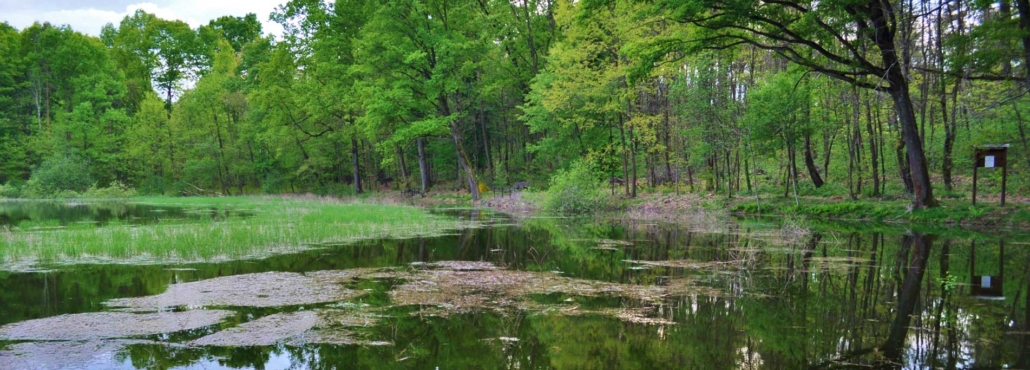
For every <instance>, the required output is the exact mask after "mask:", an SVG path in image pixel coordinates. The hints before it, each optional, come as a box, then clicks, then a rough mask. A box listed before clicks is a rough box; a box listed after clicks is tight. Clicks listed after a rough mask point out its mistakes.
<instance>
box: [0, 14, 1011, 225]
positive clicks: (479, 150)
mask: <svg viewBox="0 0 1030 370" xmlns="http://www.w3.org/2000/svg"><path fill="white" fill-rule="evenodd" d="M1025 2H1026V1H1025V0H1017V2H1016V3H1015V4H1013V3H1012V2H1010V1H1009V0H1002V1H999V2H988V1H980V2H969V1H949V2H917V1H912V0H861V1H850V0H849V1H839V0H832V1H820V2H811V1H795V0H789V1H779V2H763V1H752V0H747V1H743V2H741V1H735V0H733V1H731V0H695V1H681V0H659V1H648V2H643V1H631V0H592V1H571V0H526V1H502V0H484V1H459V2H448V1H442V0H414V1H410V0H389V1H383V2H366V1H356V0H338V1H334V2H323V1H320V0H293V1H289V2H287V3H285V4H283V5H282V6H280V7H279V8H278V9H277V10H276V11H275V12H274V13H272V14H271V19H272V20H274V21H276V22H278V23H280V24H282V25H283V27H284V28H285V33H284V35H282V37H272V36H268V35H264V34H263V33H262V31H261V24H260V22H259V20H258V16H257V15H248V16H246V17H229V16H227V17H221V18H218V19H216V20H213V21H211V22H210V23H209V24H208V25H205V26H201V27H197V28H191V27H190V26H189V25H187V24H186V23H184V22H181V21H177V20H165V19H161V18H158V17H157V16H155V15H153V14H148V13H146V12H144V11H137V12H136V13H135V14H132V15H130V16H128V17H126V18H125V19H123V20H122V21H121V22H120V24H118V25H114V24H111V25H108V26H106V27H105V28H104V29H103V31H102V32H101V34H100V36H99V37H92V36H87V35H83V34H81V33H79V32H76V31H74V30H72V29H69V28H68V27H65V26H55V25H51V24H48V23H44V24H35V25H33V26H31V27H28V28H25V29H22V30H16V29H14V28H12V27H10V26H8V25H7V24H0V158H2V160H0V184H4V187H3V188H2V190H3V191H2V193H3V194H5V195H8V196H10V195H12V194H18V195H22V196H50V195H54V193H58V192H60V191H61V190H63V189H64V188H65V187H68V186H65V185H59V186H58V185H53V186H57V187H52V186H51V185H50V184H44V185H45V186H43V187H40V186H39V184H41V183H40V182H39V181H35V180H33V177H34V176H36V177H38V176H41V174H43V173H46V171H49V170H48V167H47V166H50V165H52V163H51V164H48V163H50V161H52V160H53V159H54V158H79V159H81V160H82V161H83V163H88V167H87V168H86V170H85V171H86V172H85V173H84V174H83V175H82V179H81V180H82V181H80V182H81V183H78V184H75V185H74V186H72V188H74V189H73V191H76V192H81V191H83V189H82V188H83V184H86V187H87V188H88V187H89V186H96V187H98V188H105V187H108V186H110V185H112V184H114V185H116V187H119V186H120V187H125V186H127V187H131V188H135V189H138V190H139V191H140V192H142V193H147V194H245V193H283V192H316V193H323V194H325V193H335V194H339V193H357V192H363V191H368V190H376V189H384V188H395V189H404V190H412V191H418V192H425V191H427V190H429V189H431V188H434V187H435V188H437V189H465V190H467V191H470V192H471V193H472V195H473V197H474V198H479V197H480V194H479V193H480V191H482V190H487V189H489V188H494V189H503V188H504V187H509V186H513V185H514V184H516V183H521V182H527V181H528V182H529V183H530V184H531V185H534V186H535V187H540V188H542V185H544V184H548V183H549V179H550V177H551V175H553V174H555V173H560V172H556V171H557V170H559V169H563V168H568V167H569V166H570V164H571V163H575V162H576V160H579V161H583V162H589V163H590V164H591V166H592V167H593V168H596V169H597V171H599V172H600V173H602V174H603V178H605V179H606V181H605V183H608V184H613V185H618V186H619V187H620V188H621V192H622V193H624V194H625V195H627V196H635V195H637V193H638V191H642V190H643V191H649V190H652V189H661V188H663V187H664V188H665V189H672V188H675V189H676V191H680V189H681V188H682V189H684V190H689V191H696V192H705V193H709V194H724V195H727V196H733V195H735V194H742V193H750V192H755V191H763V192H781V193H784V194H790V193H793V194H795V195H829V196H848V197H850V198H852V199H857V198H859V197H880V196H891V197H908V198H911V199H913V206H915V207H932V206H934V205H935V204H936V203H937V202H936V199H937V198H939V197H941V196H942V194H943V196H945V197H949V196H955V195H956V194H958V192H965V191H968V189H969V185H970V178H971V175H972V165H973V162H972V158H971V157H972V150H973V147H974V146H977V145H982V144H988V143H1011V144H1012V147H1011V148H1010V160H1009V164H1010V168H1009V179H1010V186H1009V189H1010V192H1013V191H1015V192H1017V193H1020V194H1028V193H1030V181H1028V180H1027V179H1026V176H1025V174H1026V172H1027V170H1028V167H1027V166H1028V165H1030V151H1028V146H1030V139H1028V138H1027V134H1026V131H1027V130H1026V124H1025V123H1024V122H1023V121H1024V115H1025V114H1024V111H1026V110H1027V109H1028V105H1030V98H1028V97H1027V96H1026V92H1027V86H1028V84H1030V82H1028V81H1030V22H1028V21H1026V20H1027V19H1030V14H1027V13H1026V12H1030V5H1028V6H1022V5H1025V4H1023V3H1025ZM1013 5H1017V6H1015V7H1014V6H1013ZM799 157H800V158H799ZM799 162H800V163H799ZM34 174H39V175H34ZM981 175H983V179H984V183H983V184H981V189H982V191H983V192H985V193H986V194H990V193H993V192H996V191H997V189H998V187H999V186H1000V173H999V171H982V173H981ZM33 181H35V182H33ZM93 182H95V184H93ZM122 184H124V185H122ZM906 193H907V194H908V195H905V194H906Z"/></svg>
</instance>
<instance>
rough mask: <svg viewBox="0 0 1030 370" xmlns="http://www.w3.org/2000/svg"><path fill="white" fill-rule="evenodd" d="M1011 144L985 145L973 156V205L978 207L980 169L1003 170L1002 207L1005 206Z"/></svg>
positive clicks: (977, 149)
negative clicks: (977, 189) (977, 191)
mask: <svg viewBox="0 0 1030 370" xmlns="http://www.w3.org/2000/svg"><path fill="white" fill-rule="evenodd" d="M1008 154H1009V144H995V145H983V146H980V147H977V148H976V151H975V153H974V154H973V159H974V160H973V205H974V206H975V205H976V183H977V182H978V181H979V176H978V175H979V174H978V172H979V169H981V168H1001V205H1002V206H1003V207H1004V206H1005V185H1006V183H1007V182H1008V172H1009V171H1008Z"/></svg>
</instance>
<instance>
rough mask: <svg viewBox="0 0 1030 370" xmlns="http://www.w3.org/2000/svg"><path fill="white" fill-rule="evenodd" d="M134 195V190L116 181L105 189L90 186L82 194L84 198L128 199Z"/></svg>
mask: <svg viewBox="0 0 1030 370" xmlns="http://www.w3.org/2000/svg"><path fill="white" fill-rule="evenodd" d="M135 195H136V190H135V189H132V188H130V187H128V186H126V185H125V184H123V183H122V182H121V181H118V180H115V181H112V182H111V184H110V185H109V186H108V187H106V188H97V187H96V185H93V186H90V187H89V189H86V192H85V193H83V194H82V196H83V197H85V198H129V197H133V196H135Z"/></svg>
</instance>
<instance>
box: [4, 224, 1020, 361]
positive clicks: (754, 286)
mask: <svg viewBox="0 0 1030 370" xmlns="http://www.w3.org/2000/svg"><path fill="white" fill-rule="evenodd" d="M20 206H21V207H23V208H25V207H30V206H28V205H25V204H23V205H20ZM47 207H49V206H47ZM30 208H31V207H30ZM21 212H28V213H31V212H33V211H31V210H30V211H21ZM47 212H50V211H47ZM62 212H63V211H62ZM163 212H164V213H168V214H173V213H175V212H183V214H186V213H187V210H184V209H179V210H174V209H166V210H164V211H163ZM223 212H224V210H223ZM440 212H441V214H443V215H444V216H445V217H450V218H459V219H468V220H475V221H477V223H478V225H479V227H469V228H462V229H459V230H454V231H453V232H451V233H449V234H445V235H437V236H432V237H421V238H404V239H375V240H365V241H360V242H353V243H343V244H339V245H320V246H317V247H312V248H309V249H304V250H294V251H289V252H285V253H276V254H271V255H263V256H260V257H257V258H243V259H229V260H217V261H211V262H195V261H194V262H188V263H139V264H137V263H105V264H101V263H79V264H70V265H69V264H54V265H40V266H35V268H33V269H25V270H17V271H15V270H8V271H0V347H2V349H0V368H22V367H32V368H40V367H41V368H65V367H75V368H97V369H108V368H126V369H130V368H204V369H217V368H264V369H279V368H318V369H321V368H413V369H427V368H428V369H432V368H440V369H453V368H502V367H504V368H532V369H536V368H620V369H621V368H641V369H650V368H655V369H667V368H691V369H695V368H705V369H718V368H745V369H759V368H770V369H793V368H848V367H887V368H891V367H897V368H929V367H933V368H971V367H977V368H1030V325H1028V323H1030V310H1028V309H1027V307H1028V305H1030V294H1028V291H1027V287H1028V283H1030V251H1028V249H1027V248H1028V245H1027V244H1028V242H1030V237H1027V236H1026V235H1024V234H1020V233H1013V232H992V233H977V232H967V231H961V230H940V231H939V232H931V231H925V230H923V231H919V232H914V231H910V230H906V229H904V228H900V227H897V226H891V225H871V224H836V223H835V224H824V223H815V222H803V221H801V222H799V221H797V220H787V221H783V220H731V219H719V218H699V219H698V221H697V222H694V223H690V224H666V223H658V222H645V221H632V220H608V219H563V218H544V217H540V218H527V219H518V220H516V219H509V218H507V217H504V216H500V215H497V214H492V213H489V212H486V211H479V210H446V211H440ZM113 213H117V212H113ZM126 213H129V214H131V213H132V212H126ZM158 213H162V212H158ZM230 213H231V212H230ZM4 214H7V215H10V214H11V213H10V212H9V211H8V213H4ZM38 214H41V215H42V214H50V215H55V214H56V215H60V214H63V213H61V212H56V213H53V212H51V213H44V212H43V211H39V213H38ZM8 217H9V218H10V219H13V218H14V217H12V216H8ZM33 217H35V216H33ZM54 217H57V216H54ZM62 217H63V216H62ZM76 217H79V216H68V217H64V218H61V221H60V222H62V223H64V222H76V221H74V220H79V221H82V220H81V219H79V218H76ZM83 217H84V218H86V219H90V217H89V216H83ZM32 219H33V221H34V222H38V221H37V220H38V219H37V218H32Z"/></svg>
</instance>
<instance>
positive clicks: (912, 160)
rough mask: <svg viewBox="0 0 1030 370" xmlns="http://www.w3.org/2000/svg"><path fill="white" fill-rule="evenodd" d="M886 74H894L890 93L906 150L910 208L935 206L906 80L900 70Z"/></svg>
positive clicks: (935, 201)
mask: <svg viewBox="0 0 1030 370" xmlns="http://www.w3.org/2000/svg"><path fill="white" fill-rule="evenodd" d="M892 71H893V70H892ZM888 75H894V76H892V77H893V78H892V80H894V81H891V91H890V93H891V97H892V98H894V110H895V111H896V112H897V113H898V119H899V120H900V122H899V123H900V124H901V137H902V140H903V141H904V143H905V149H906V151H907V152H908V168H909V174H910V175H909V176H910V178H911V180H910V181H911V183H912V195H913V199H912V208H918V209H921V208H929V207H936V206H937V200H936V199H934V197H933V187H932V186H931V184H930V172H929V170H928V169H927V167H926V156H925V155H924V154H923V142H922V140H920V139H919V133H918V132H917V131H916V116H915V112H913V111H912V99H911V98H910V97H909V93H908V82H907V81H906V80H905V77H904V76H902V75H901V72H900V71H898V72H892V73H888Z"/></svg>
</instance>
